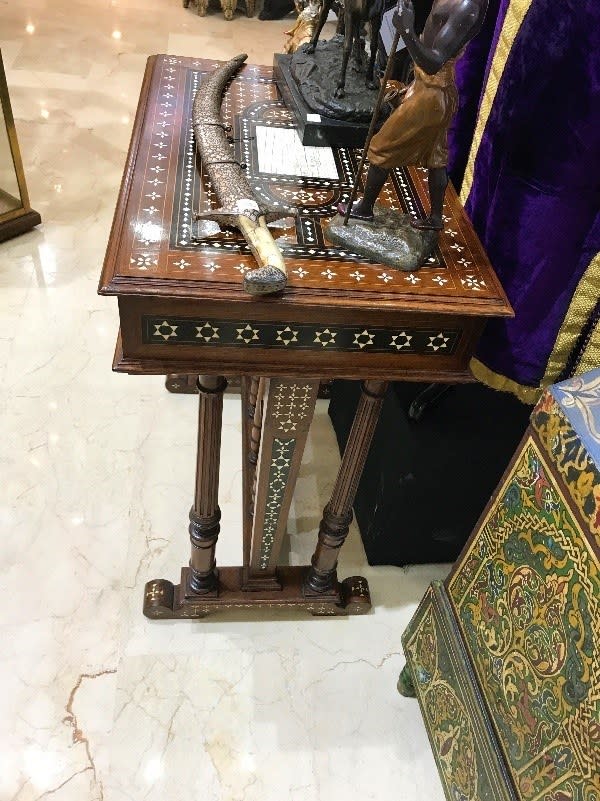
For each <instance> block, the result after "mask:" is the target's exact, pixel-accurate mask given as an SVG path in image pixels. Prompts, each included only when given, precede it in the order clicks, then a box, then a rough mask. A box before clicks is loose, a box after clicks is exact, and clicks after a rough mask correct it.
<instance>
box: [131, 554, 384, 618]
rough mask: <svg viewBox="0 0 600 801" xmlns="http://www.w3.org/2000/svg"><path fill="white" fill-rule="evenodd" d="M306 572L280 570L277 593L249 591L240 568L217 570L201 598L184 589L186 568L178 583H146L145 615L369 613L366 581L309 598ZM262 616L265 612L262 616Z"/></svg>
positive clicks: (302, 569) (356, 578)
mask: <svg viewBox="0 0 600 801" xmlns="http://www.w3.org/2000/svg"><path fill="white" fill-rule="evenodd" d="M307 570H308V568H306V567H280V568H278V569H277V579H278V582H279V585H280V586H281V589H279V590H277V589H274V590H271V591H265V590H262V591H260V592H252V591H249V590H248V589H247V588H246V589H245V587H247V584H246V582H245V581H244V571H243V569H242V568H241V567H222V568H219V571H218V579H219V581H218V589H217V591H216V592H212V593H207V594H206V595H200V594H198V593H195V592H193V591H192V590H190V589H189V582H190V574H191V571H190V568H187V567H184V568H182V571H181V583H180V584H173V583H172V582H170V581H168V580H167V579H155V580H153V581H149V582H148V583H147V584H146V589H145V593H144V615H145V616H146V617H149V618H151V619H154V620H165V619H174V618H175V619H178V618H203V617H206V616H207V615H210V614H212V613H214V612H218V611H220V610H231V609H233V610H236V609H261V610H264V609H265V608H267V609H294V610H298V611H304V612H307V613H309V614H311V615H313V616H315V617H319V616H327V617H331V616H333V615H337V616H339V615H364V614H366V613H367V612H368V611H369V610H370V609H371V596H370V593H369V585H368V583H367V580H366V579H364V578H362V576H352V577H350V578H347V579H345V580H344V581H342V582H341V583H340V584H337V585H336V587H335V589H334V590H333V591H332V592H331V593H327V594H325V593H315V594H311V593H309V592H307V591H306V590H304V588H303V584H304V579H305V577H306V574H307ZM263 616H264V611H263Z"/></svg>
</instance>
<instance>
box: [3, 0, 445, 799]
mask: <svg viewBox="0 0 600 801" xmlns="http://www.w3.org/2000/svg"><path fill="white" fill-rule="evenodd" d="M289 25H290V20H283V21H280V22H260V21H259V20H258V19H251V20H248V19H246V18H245V17H244V16H241V15H240V14H239V13H238V15H237V16H236V18H235V20H234V21H232V22H226V21H224V20H223V18H222V15H221V14H220V12H219V11H218V10H217V9H216V8H214V9H212V10H211V11H210V12H209V15H208V16H207V17H206V18H204V19H201V18H198V17H197V16H196V14H195V13H194V9H193V8H189V9H187V10H186V9H183V8H182V7H181V5H180V3H179V2H177V0H69V1H68V2H67V0H28V2H26V3H25V2H23V1H22V0H17V2H12V1H11V0H0V46H1V47H2V53H3V57H4V63H5V67H6V71H7V75H8V81H9V86H10V93H11V99H12V104H13V110H14V115H15V118H16V121H17V128H18V134H19V139H20V144H21V150H22V154H23V160H24V164H25V170H26V174H27V178H28V183H29V190H30V195H31V198H32V205H33V207H34V208H35V209H36V210H38V211H39V212H40V213H41V215H42V218H43V225H42V226H41V227H40V228H39V229H38V230H35V231H33V232H31V233H29V234H26V235H24V236H21V237H19V238H17V239H14V240H12V241H10V242H7V243H4V244H3V245H0V319H1V321H2V324H1V327H0V366H1V382H0V410H1V420H2V437H1V440H0V442H1V444H0V465H1V469H2V471H1V474H2V482H1V483H2V486H1V489H0V521H1V530H2V539H1V541H0V554H1V557H0V563H1V572H2V580H1V583H0V586H1V592H2V597H3V602H2V616H1V626H2V648H1V650H0V687H1V691H0V801H9V799H10V800H11V801H33V799H42V798H47V797H48V798H49V797H52V798H53V799H56V801H71V799H73V801H98V800H99V799H106V801H112V800H113V799H114V801H124V800H125V799H131V800H132V801H133V800H134V799H135V801H140V799H152V800H154V799H169V801H178V800H179V799H184V798H202V799H205V801H210V800H211V799H219V801H242V800H243V801H246V800H247V801H254V800H256V801H269V800H270V799H282V798H290V799H293V800H294V801H295V800H297V801H312V800H313V799H315V801H316V800H317V799H323V801H324V799H328V801H341V799H346V798H361V799H378V800H379V799H381V800H383V799H386V798H388V797H389V796H390V795H392V796H394V797H399V798H402V799H403V800H404V801H410V800H411V799H415V801H416V799H423V798H428V799H429V800H430V801H436V799H439V800H441V799H442V797H443V796H442V791H441V786H440V783H439V780H438V777H437V773H436V769H435V765H434V762H433V758H432V756H431V753H430V750H429V746H428V743H427V737H426V734H425V730H424V727H423V725H422V722H421V719H420V715H419V712H418V708H417V704H416V702H415V701H414V700H408V699H404V698H401V697H400V696H398V694H397V693H396V689H395V684H396V678H397V675H398V672H399V670H400V669H401V667H402V665H403V658H402V655H401V644H400V637H401V634H402V631H403V629H404V627H405V625H406V623H407V622H408V620H409V619H410V617H411V615H412V612H413V611H414V609H415V606H416V604H417V602H418V600H419V598H420V597H421V595H422V593H423V591H424V589H425V587H426V586H427V584H428V583H429V581H430V580H431V579H434V578H440V577H443V576H444V574H445V572H446V570H447V568H444V567H443V566H436V567H422V568H411V569H407V570H401V569H395V568H370V567H369V566H368V565H367V564H366V560H365V555H364V552H363V550H362V546H361V544H360V539H359V537H358V533H357V531H356V530H355V529H353V530H352V533H351V536H350V539H349V542H348V544H347V546H346V548H345V551H344V552H343V557H342V561H341V566H340V573H341V575H342V576H343V575H349V574H351V573H354V572H358V571H360V572H362V573H364V575H366V576H367V577H368V579H369V581H370V583H371V589H372V594H373V600H374V603H375V610H374V612H373V613H372V614H371V615H369V616H366V617H358V618H350V619H347V620H344V619H336V620H329V619H323V620H318V619H317V620H313V619H300V618H298V617H293V616H290V615H288V616H283V615H280V616H277V615H272V616H271V617H270V618H269V619H268V620H264V619H258V618H257V617H256V616H254V617H248V618H246V619H244V618H243V617H242V616H240V615H239V614H238V615H237V616H235V617H226V616H225V615H223V616H220V617H215V618H213V619H208V620H206V621H201V622H150V621H148V620H146V619H145V618H144V617H142V614H141V600H142V589H143V586H144V583H145V581H147V580H148V579H150V578H154V577H157V576H165V577H171V578H173V579H175V578H176V577H177V573H178V569H179V566H180V565H181V564H182V563H183V562H184V561H185V560H186V559H187V550H188V546H187V534H186V516H187V511H188V508H189V505H190V500H191V492H192V487H191V482H192V476H193V462H194V444H195V431H194V427H195V420H196V402H195V399H194V398H193V397H190V396H174V395H169V394H168V393H167V392H166V391H165V390H164V388H163V382H162V379H160V378H153V377H139V378H132V377H127V376H122V375H114V374H112V373H111V370H110V366H111V361H112V354H113V348H114V342H115V335H116V331H117V325H118V318H117V306H116V302H115V301H114V299H110V298H100V297H98V296H97V295H96V285H97V281H98V277H99V273H100V268H101V264H102V258H103V251H104V248H105V245H106V241H107V237H108V233H109V228H110V223H111V217H112V212H113V208H114V204H115V199H116V195H117V191H118V187H119V181H120V177H121V172H122V169H123V164H124V159H125V152H126V148H127V145H128V140H129V135H130V131H131V127H132V121H133V115H134V111H135V107H136V101H137V95H138V91H139V87H140V82H141V78H142V74H143V70H144V64H145V61H146V58H147V56H148V55H149V54H151V53H161V52H167V53H172V54H179V55H194V56H208V57H211V58H224V57H229V56H232V55H234V54H236V53H237V52H239V51H241V50H246V51H247V52H248V54H249V58H250V61H255V62H257V63H263V62H265V61H266V62H268V61H269V60H270V54H271V53H272V52H273V51H276V50H279V49H280V48H281V43H282V41H283V36H284V31H285V30H286V28H287V27H289ZM238 411H239V401H238V400H237V398H235V397H233V396H228V397H227V398H226V400H225V427H224V445H225V453H226V454H227V456H226V459H225V461H224V464H223V465H222V475H221V486H222V493H221V505H222V508H223V527H222V530H223V534H222V537H221V541H220V545H219V550H218V558H219V561H220V562H221V564H227V563H230V564H235V563H239V561H240V558H241V554H240V550H241V548H240V539H241V520H240V514H239V504H240V494H241V481H240V474H241V464H240V459H239V457H238V456H237V454H238V453H239V446H240V426H239V414H238ZM317 443H318V446H317ZM337 463H338V454H337V450H336V445H335V439H334V436H333V432H332V430H331V427H330V424H329V420H328V417H327V412H326V407H325V405H324V402H320V405H319V408H318V413H317V415H316V419H315V423H314V427H313V433H312V437H311V440H310V442H309V445H308V447H307V450H306V454H305V460H304V464H303V467H302V473H301V477H300V480H299V484H298V488H297V493H296V497H295V501H294V506H293V509H292V516H291V523H290V542H289V559H290V561H291V563H293V564H299V563H303V562H305V561H306V560H307V559H308V557H309V555H310V553H311V551H312V547H313V543H314V539H315V530H316V527H317V525H318V519H319V514H320V511H321V508H322V506H323V504H324V503H325V501H326V499H327V496H328V492H329V490H330V487H331V480H332V475H333V474H334V472H335V467H336V464H337Z"/></svg>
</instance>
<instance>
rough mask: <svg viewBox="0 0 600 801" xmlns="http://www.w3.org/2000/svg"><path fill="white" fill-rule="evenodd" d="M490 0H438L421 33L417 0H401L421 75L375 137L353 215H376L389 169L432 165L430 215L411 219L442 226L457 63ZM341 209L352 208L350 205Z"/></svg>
mask: <svg viewBox="0 0 600 801" xmlns="http://www.w3.org/2000/svg"><path fill="white" fill-rule="evenodd" d="M487 5H488V0H435V2H434V4H433V7H432V9H431V13H430V14H429V16H428V18H427V21H426V23H425V28H424V29H423V33H422V34H421V36H420V37H419V36H417V34H416V33H415V11H414V8H413V4H412V0H399V3H398V8H397V10H396V13H395V14H394V25H395V27H396V29H397V30H398V31H399V33H400V36H401V37H402V39H403V40H404V43H405V44H406V47H407V49H408V51H409V53H410V56H411V58H412V59H413V61H414V64H415V78H414V80H413V82H412V83H411V84H410V86H409V87H408V90H407V91H406V94H405V95H404V99H403V101H402V103H401V104H400V106H399V107H398V108H397V109H396V110H395V111H394V112H393V113H392V114H391V115H390V117H389V118H388V119H387V120H386V122H385V123H384V124H383V126H382V127H381V129H380V130H379V131H378V133H376V134H375V136H373V138H372V139H371V143H370V146H369V148H368V159H369V163H370V167H369V172H368V173H367V180H366V184H365V191H364V194H363V197H362V199H361V200H360V201H359V202H358V203H357V204H356V205H353V206H352V208H351V211H350V216H351V217H353V218H355V219H362V220H371V219H373V206H374V204H375V201H376V200H377V197H378V195H379V193H380V192H381V190H382V189H383V185H384V184H385V182H386V180H387V177H388V174H389V171H390V170H391V169H392V168H394V167H404V166H409V165H415V166H420V167H427V168H428V187H429V199H430V213H429V216H428V217H427V218H426V219H424V220H421V219H411V225H412V226H413V227H414V228H418V229H419V230H422V231H426V230H433V231H440V230H442V228H443V213H442V212H443V206H444V195H445V193H446V187H447V185H448V171H447V164H448V142H447V140H448V127H449V125H450V121H451V120H452V117H453V115H454V113H455V111H456V108H457V104H458V95H457V90H456V84H455V79H454V63H455V61H456V59H457V58H458V57H459V55H460V54H461V52H462V50H463V48H464V47H465V45H466V44H467V43H468V42H469V41H470V40H471V39H472V38H473V37H474V36H475V35H476V34H477V33H479V30H480V29H481V26H482V24H483V20H484V17H485V13H486V11H487ZM339 211H340V213H341V214H346V213H347V208H346V205H345V204H342V205H340V207H339Z"/></svg>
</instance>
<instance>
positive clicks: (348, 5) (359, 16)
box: [304, 0, 380, 97]
mask: <svg viewBox="0 0 600 801" xmlns="http://www.w3.org/2000/svg"><path fill="white" fill-rule="evenodd" d="M333 2H334V0H323V5H322V6H321V15H320V17H319V23H318V25H317V27H316V29H315V32H314V34H313V37H312V40H311V42H310V44H308V45H307V46H306V47H305V48H304V52H305V53H314V52H315V49H316V47H317V42H318V41H319V36H320V35H321V31H322V30H323V26H324V25H325V23H326V21H327V16H328V14H329V12H330V11H331V8H332V6H333ZM372 5H373V0H344V2H343V20H344V51H343V59H342V72H341V74H340V77H339V79H338V84H337V88H336V90H335V96H336V97H344V96H345V88H344V87H345V85H346V70H347V68H348V61H349V59H350V53H351V52H352V48H353V46H354V47H355V48H356V50H357V52H363V45H362V42H361V38H360V34H361V29H362V26H363V25H364V23H365V22H367V21H368V20H369V18H370V11H371V7H372ZM370 22H371V25H370V27H371V55H370V57H369V63H368V66H367V74H366V85H367V87H368V88H369V89H374V88H375V81H374V77H373V70H374V67H375V55H376V53H377V40H378V38H379V26H380V18H379V16H378V15H375V16H374V17H373V18H372V19H371V20H370Z"/></svg>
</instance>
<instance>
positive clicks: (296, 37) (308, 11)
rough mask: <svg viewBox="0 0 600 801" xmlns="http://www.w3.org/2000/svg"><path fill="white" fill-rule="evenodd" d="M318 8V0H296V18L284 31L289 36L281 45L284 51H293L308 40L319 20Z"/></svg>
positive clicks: (319, 6)
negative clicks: (302, 1)
mask: <svg viewBox="0 0 600 801" xmlns="http://www.w3.org/2000/svg"><path fill="white" fill-rule="evenodd" d="M320 9H321V4H320V0H306V3H305V4H302V3H301V2H298V0H296V13H297V14H298V18H297V19H296V22H295V23H294V25H293V27H292V28H290V30H289V31H286V32H285V35H286V36H287V37H289V38H288V40H287V41H286V43H285V44H284V46H283V52H284V53H295V52H296V50H298V48H299V47H301V46H302V45H305V44H308V43H309V42H310V40H311V39H312V37H313V34H314V32H315V28H316V27H317V23H318V21H319V13H320Z"/></svg>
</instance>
